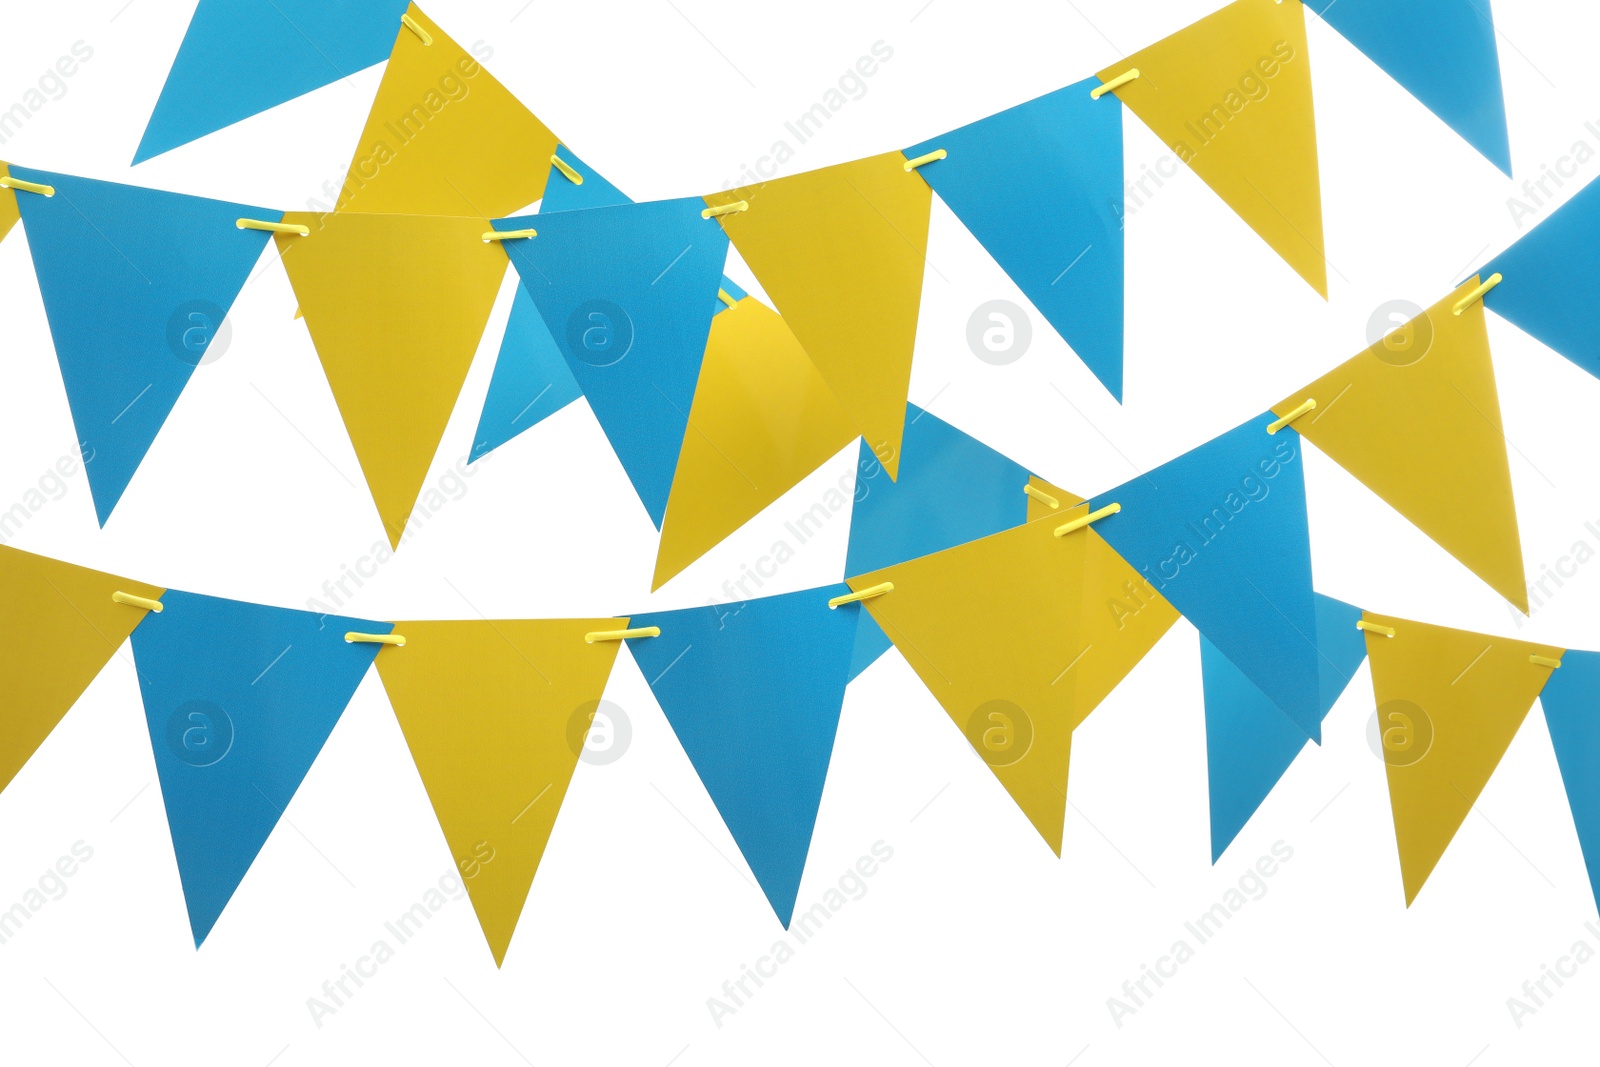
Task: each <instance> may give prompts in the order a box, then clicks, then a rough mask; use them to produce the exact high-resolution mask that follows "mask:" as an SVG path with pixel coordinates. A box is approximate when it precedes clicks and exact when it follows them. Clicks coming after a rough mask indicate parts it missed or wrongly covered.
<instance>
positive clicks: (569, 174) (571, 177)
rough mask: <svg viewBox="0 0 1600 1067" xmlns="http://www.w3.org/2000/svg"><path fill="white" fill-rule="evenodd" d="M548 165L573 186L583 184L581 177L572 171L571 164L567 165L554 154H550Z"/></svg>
mask: <svg viewBox="0 0 1600 1067" xmlns="http://www.w3.org/2000/svg"><path fill="white" fill-rule="evenodd" d="M550 165H551V166H552V167H554V168H556V170H559V171H560V172H561V174H562V176H563V177H565V178H566V179H567V181H569V182H571V183H572V184H573V185H582V184H583V175H581V174H579V173H578V172H577V171H576V170H574V169H573V167H572V164H571V163H568V162H567V161H566V160H564V159H562V158H561V157H560V156H558V155H556V154H555V153H554V152H552V153H550Z"/></svg>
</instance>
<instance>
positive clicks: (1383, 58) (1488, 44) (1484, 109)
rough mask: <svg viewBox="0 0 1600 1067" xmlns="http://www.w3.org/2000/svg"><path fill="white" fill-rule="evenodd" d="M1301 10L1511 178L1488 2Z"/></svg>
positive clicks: (1360, 2)
mask: <svg viewBox="0 0 1600 1067" xmlns="http://www.w3.org/2000/svg"><path fill="white" fill-rule="evenodd" d="M1307 6H1308V7H1310V8H1311V10H1313V11H1315V12H1316V13H1317V14H1319V15H1321V16H1322V17H1323V18H1324V19H1326V20H1327V21H1328V25H1330V26H1332V27H1333V28H1334V29H1336V30H1338V31H1339V33H1340V35H1341V36H1343V37H1344V39H1345V40H1347V41H1349V42H1350V43H1351V44H1353V45H1355V46H1356V47H1357V48H1359V49H1360V50H1361V51H1362V52H1364V53H1365V54H1366V56H1367V58H1368V59H1370V60H1372V61H1373V62H1374V63H1376V64H1377V65H1378V66H1379V67H1380V68H1381V69H1382V70H1383V71H1384V72H1385V73H1387V74H1388V75H1389V76H1390V77H1391V78H1393V79H1394V80H1395V81H1397V82H1399V83H1400V85H1401V87H1402V88H1403V89H1405V90H1406V92H1408V93H1410V94H1411V95H1412V96H1414V97H1416V98H1417V99H1418V100H1420V101H1421V102H1422V104H1423V106H1424V107H1426V108H1427V109H1428V110H1429V111H1431V112H1433V113H1434V114H1435V115H1437V116H1439V118H1441V119H1443V120H1444V122H1445V125H1447V126H1449V127H1450V128H1451V129H1452V130H1455V131H1456V133H1458V134H1460V135H1461V137H1462V139H1463V140H1465V141H1466V142H1467V143H1468V144H1470V145H1471V146H1472V147H1473V148H1476V149H1477V150H1478V151H1479V152H1481V153H1483V155H1484V156H1485V157H1486V158H1487V159H1488V160H1489V162H1491V163H1493V164H1494V165H1495V166H1497V167H1499V168H1500V169H1501V170H1502V171H1504V172H1505V175H1506V177H1508V178H1509V177H1511V145H1510V143H1509V142H1508V140H1507V138H1506V102H1505V98H1504V96H1503V95H1502V94H1501V91H1500V56H1499V53H1498V51H1497V49H1496V48H1495V42H1494V15H1493V13H1492V12H1491V11H1490V10H1489V2H1488V0H1307Z"/></svg>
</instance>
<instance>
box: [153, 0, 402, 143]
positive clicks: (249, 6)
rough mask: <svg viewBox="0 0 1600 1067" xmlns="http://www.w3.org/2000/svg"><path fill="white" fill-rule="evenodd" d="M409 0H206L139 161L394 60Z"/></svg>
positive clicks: (164, 90)
mask: <svg viewBox="0 0 1600 1067" xmlns="http://www.w3.org/2000/svg"><path fill="white" fill-rule="evenodd" d="M406 7H407V0H200V6H199V7H197V8H195V12H194V18H192V19H191V20H190V21H189V30H188V32H187V33H185V34H184V35H183V44H181V45H180V46H179V47H178V55H177V58H176V59H174V60H173V62H172V69H171V70H170V71H168V72H167V81H166V84H165V85H163V86H162V87H161V97H160V99H158V100H157V101H156V107H155V111H154V112H153V113H152V114H151V116H150V122H149V125H147V126H146V127H145V131H144V137H143V139H141V140H140V142H139V150H138V151H137V152H136V153H135V154H134V157H133V162H134V163H136V164H137V163H142V162H144V161H145V160H147V159H149V158H150V157H151V156H158V155H160V154H161V153H163V152H166V151H170V150H171V149H174V148H177V147H178V146H179V145H183V144H188V143H189V142H190V141H193V140H194V139H195V138H197V137H204V136H205V135H206V134H208V133H214V132H215V131H217V130H220V129H222V128H223V127H224V126H231V125H232V124H234V123H235V122H238V121H239V120H241V119H247V118H249V117H250V116H251V115H255V114H258V113H260V112H262V111H265V110H267V109H268V108H271V107H277V106H278V105H279V104H281V103H284V102H285V101H288V100H293V99H294V98H295V97H297V96H302V95H304V94H305V93H309V92H311V90H313V89H320V88H322V87H323V86H324V85H332V84H333V83H334V82H336V81H338V80H339V79H340V78H344V77H348V76H349V75H351V74H354V73H355V72H356V71H358V70H362V69H363V68H366V67H370V66H372V65H373V64H374V63H380V62H382V61H383V60H385V59H387V58H389V52H390V50H391V49H392V48H393V47H394V39H395V34H397V33H399V32H400V16H401V15H403V14H405V11H406Z"/></svg>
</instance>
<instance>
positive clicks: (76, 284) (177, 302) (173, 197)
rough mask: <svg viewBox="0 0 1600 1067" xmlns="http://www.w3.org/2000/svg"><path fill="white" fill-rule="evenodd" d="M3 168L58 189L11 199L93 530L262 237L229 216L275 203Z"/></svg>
mask: <svg viewBox="0 0 1600 1067" xmlns="http://www.w3.org/2000/svg"><path fill="white" fill-rule="evenodd" d="M11 173H12V175H13V176H14V177H17V178H22V179H24V180H26V181H30V182H39V183H42V184H45V185H49V186H52V187H54V189H55V195H54V196H41V195H36V194H31V193H19V194H17V205H18V207H19V208H20V209H21V212H22V223H23V226H24V227H25V228H26V229H27V233H28V248H29V250H30V251H31V252H32V254H33V267H34V273H35V274H36V275H38V279H39V290H40V293H41V295H42V296H43V297H44V310H45V314H46V315H47V316H48V317H49V319H50V334H51V336H52V337H53V338H54V339H55V345H56V358H57V360H58V361H59V362H60V364H61V378H62V382H63V383H64V384H65V386H66V390H67V401H68V403H69V405H70V406H71V408H72V421H73V424H74V425H75V427H76V429H77V432H78V440H79V441H80V442H82V447H83V453H84V459H85V465H84V470H85V471H86V472H87V473H88V475H89V488H90V491H91V493H92V495H93V497H94V508H95V513H96V514H97V515H98V516H99V517H100V524H101V525H102V526H103V525H105V521H106V519H107V518H108V517H109V516H110V515H111V510H112V508H114V507H116V505H117V501H118V500H120V499H121V498H122V493H123V490H125V489H127V487H128V482H129V481H130V480H131V479H132V478H133V473H134V471H136V470H138V468H139V463H140V461H141V460H143V459H144V455H145V453H146V452H147V451H149V449H150V444H151V442H152V441H154V440H155V437H156V434H157V433H159V432H160V430H161V426H162V424H163V423H164V422H166V421H167V415H168V414H169V413H170V412H171V411H172V406H173V405H174V404H176V403H177V401H178V394H179V393H181V392H183V387H184V386H185V385H187V384H188V382H189V376H190V375H191V374H193V373H194V369H195V367H196V366H198V365H199V363H200V361H201V359H202V358H203V357H204V356H205V354H206V352H207V350H208V349H209V348H210V346H211V342H212V340H213V339H214V338H215V337H216V336H217V335H218V333H219V331H221V329H222V327H223V319H224V318H225V317H226V316H227V314H228V309H229V308H230V307H231V306H232V305H233V301H234V298H235V297H237V296H238V295H239V290H240V289H241V288H242V287H243V286H244V283H245V281H246V280H247V279H248V278H249V276H250V269H251V267H253V266H254V265H255V263H256V260H258V259H259V258H260V257H261V250H262V248H264V247H266V243H267V237H268V235H267V234H266V233H263V232H260V231H257V230H241V229H239V228H238V227H237V226H235V225H234V223H235V221H236V220H238V219H239V218H240V217H249V218H254V219H260V220H262V221H264V222H277V221H279V220H281V219H282V218H283V213H282V212H281V211H269V210H266V209H264V208H258V207H247V206H245V205H243V204H230V203H226V202H224V201H221V200H207V199H205V198H204V197H199V196H186V195H184V194H182V193H167V192H161V191H160V190H156V189H141V188H139V187H138V186H133V185H117V184H115V183H112V182H101V181H94V180H91V179H89V178H74V177H71V176H69V175H65V174H52V173H48V172H46V171H37V170H28V169H26V168H23V167H12V168H11ZM90 457H93V458H92V459H91V458H90Z"/></svg>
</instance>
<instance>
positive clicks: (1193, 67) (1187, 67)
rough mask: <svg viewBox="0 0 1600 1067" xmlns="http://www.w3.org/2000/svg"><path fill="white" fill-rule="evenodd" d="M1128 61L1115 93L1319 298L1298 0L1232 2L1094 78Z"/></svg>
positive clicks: (1314, 175) (1306, 71) (1317, 209)
mask: <svg viewBox="0 0 1600 1067" xmlns="http://www.w3.org/2000/svg"><path fill="white" fill-rule="evenodd" d="M1134 68H1137V69H1138V71H1139V73H1140V76H1139V77H1138V78H1135V79H1134V80H1133V81H1130V82H1128V83H1127V84H1125V85H1123V86H1122V87H1121V88H1119V89H1117V90H1116V95H1117V96H1118V97H1119V98H1120V99H1121V100H1122V102H1123V103H1125V104H1127V105H1128V107H1129V109H1130V110H1132V111H1133V113H1134V114H1135V115H1138V116H1139V118H1140V119H1142V120H1143V121H1144V123H1145V125H1147V126H1149V127H1150V128H1151V129H1152V130H1154V131H1155V134H1156V136H1158V137H1160V138H1161V139H1162V140H1163V141H1165V142H1166V144H1167V146H1168V147H1169V148H1171V149H1172V151H1173V153H1174V154H1175V155H1176V156H1177V157H1178V158H1179V159H1180V160H1182V161H1183V162H1184V163H1187V164H1188V165H1189V166H1190V167H1191V168H1193V170H1194V172H1195V173H1196V174H1198V175H1199V176H1200V177H1201V179H1202V180H1204V181H1205V183H1206V184H1207V185H1209V186H1211V188H1212V190H1213V191H1215V192H1216V194H1217V195H1218V196H1220V197H1222V199H1223V200H1225V201H1226V202H1227V204H1228V206H1229V207H1231V208H1233V210H1234V211H1236V212H1238V214H1239V217H1240V218H1242V219H1243V220H1244V221H1245V222H1246V223H1247V224H1248V225H1249V226H1250V228H1251V229H1252V230H1255V231H1256V233H1258V234H1260V235H1261V238H1262V239H1263V240H1264V241H1266V242H1267V244H1269V245H1271V246H1272V248H1273V250H1274V251H1275V252H1277V253H1278V255H1280V256H1282V257H1283V259H1284V261H1285V262H1287V263H1288V264H1289V266H1291V267H1293V268H1294V270H1295V273H1297V274H1299V275H1300V277H1302V278H1304V279H1305V280H1306V281H1307V282H1309V283H1311V287H1312V288H1313V289H1315V290H1316V291H1317V292H1318V293H1319V294H1321V296H1322V297H1323V299H1327V296H1328V269H1327V262H1326V260H1325V259H1324V258H1323V243H1322V193H1321V186H1320V179H1319V177H1318V172H1317V130H1316V119H1315V117H1314V115H1313V113H1312V108H1311V55H1310V53H1309V52H1308V51H1307V49H1306V24H1305V11H1304V9H1303V8H1302V7H1301V5H1300V4H1298V3H1292V2H1291V3H1280V2H1278V0H1234V3H1231V4H1229V5H1228V6H1227V7H1225V8H1223V9H1222V10H1220V11H1217V12H1215V13H1213V14H1210V15H1207V16H1206V17H1205V18H1203V19H1201V20H1200V21H1199V22H1196V23H1195V24H1194V25H1192V26H1188V27H1186V28H1184V29H1182V30H1179V31H1178V32H1177V33H1175V34H1173V35H1172V36H1170V37H1167V38H1165V39H1164V40H1161V41H1157V42H1156V43H1155V44H1153V45H1151V46H1150V47H1149V48H1146V49H1144V50H1143V51H1140V52H1136V53H1134V54H1133V55H1131V56H1129V57H1128V58H1127V59H1124V60H1122V61H1120V62H1118V63H1117V64H1116V65H1114V66H1110V67H1107V68H1106V69H1105V70H1102V71H1101V72H1100V73H1099V75H1098V76H1099V78H1100V79H1101V80H1102V81H1110V80H1111V79H1113V78H1115V77H1117V76H1118V75H1121V74H1123V73H1125V72H1126V71H1128V70H1130V69H1134ZM1098 102H1099V103H1109V101H1107V100H1105V98H1104V97H1102V98H1101V99H1100V101H1098Z"/></svg>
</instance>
